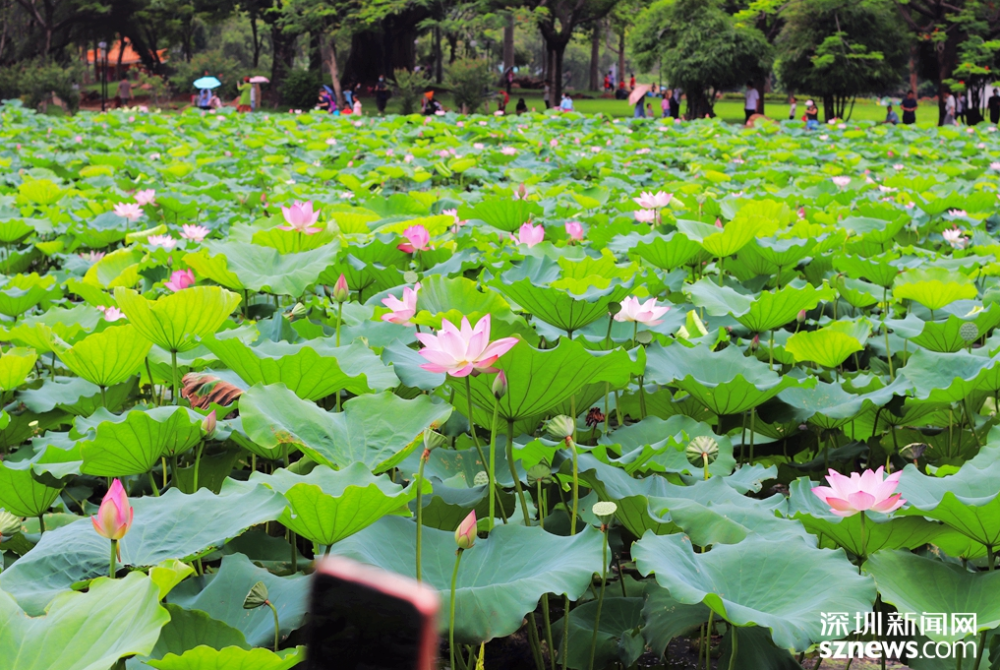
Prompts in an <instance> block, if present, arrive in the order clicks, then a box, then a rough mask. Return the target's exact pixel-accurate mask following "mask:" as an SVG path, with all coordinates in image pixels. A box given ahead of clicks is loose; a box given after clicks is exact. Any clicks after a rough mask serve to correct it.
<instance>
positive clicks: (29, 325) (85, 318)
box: [2, 305, 101, 354]
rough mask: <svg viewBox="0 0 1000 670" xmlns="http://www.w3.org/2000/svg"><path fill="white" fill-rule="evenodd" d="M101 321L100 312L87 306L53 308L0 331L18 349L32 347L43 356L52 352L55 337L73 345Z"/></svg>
mask: <svg viewBox="0 0 1000 670" xmlns="http://www.w3.org/2000/svg"><path fill="white" fill-rule="evenodd" d="M100 320H101V313H100V312H99V311H97V310H96V309H93V308H92V307H90V306H89V305H77V306H76V307H73V308H72V309H59V308H53V309H49V310H48V311H46V312H44V313H43V314H37V315H35V314H33V315H31V316H27V317H24V318H23V319H21V320H19V321H18V323H17V324H16V325H15V326H13V327H11V328H7V329H3V331H2V332H3V333H4V335H3V337H4V339H6V340H9V341H11V342H13V343H14V344H17V345H19V346H24V347H31V348H32V349H34V350H35V351H36V352H38V353H40V354H42V353H47V352H49V351H52V343H53V341H54V339H55V337H58V338H59V339H61V340H62V341H64V342H67V343H69V344H72V343H74V342H76V341H77V340H79V339H80V338H81V337H82V336H84V335H85V334H86V333H88V332H90V331H92V330H94V328H96V327H97V324H98V322H99V321H100Z"/></svg>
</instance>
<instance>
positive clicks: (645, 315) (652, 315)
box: [615, 296, 670, 326]
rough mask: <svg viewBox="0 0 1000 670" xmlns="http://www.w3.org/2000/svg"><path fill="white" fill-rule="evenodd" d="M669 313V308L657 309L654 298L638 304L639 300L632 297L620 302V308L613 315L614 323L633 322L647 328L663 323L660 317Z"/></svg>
mask: <svg viewBox="0 0 1000 670" xmlns="http://www.w3.org/2000/svg"><path fill="white" fill-rule="evenodd" d="M669 311H670V308H669V307H657V306H656V298H650V299H649V300H647V301H646V302H644V303H642V304H640V303H639V299H638V298H636V297H635V296H632V297H628V298H625V299H624V300H622V308H621V311H620V312H618V313H617V314H615V321H621V322H628V321H635V322H636V323H641V324H644V325H647V326H656V325H659V324H661V323H663V321H662V320H661V319H660V317H661V316H663V315H664V314H666V313H667V312H669Z"/></svg>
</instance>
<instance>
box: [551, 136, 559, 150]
mask: <svg viewBox="0 0 1000 670" xmlns="http://www.w3.org/2000/svg"><path fill="white" fill-rule="evenodd" d="M549 146H550V147H552V148H555V147H557V146H559V140H557V139H556V138H554V137H553V138H552V139H551V140H549Z"/></svg>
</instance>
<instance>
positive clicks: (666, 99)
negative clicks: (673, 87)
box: [660, 91, 671, 119]
mask: <svg viewBox="0 0 1000 670" xmlns="http://www.w3.org/2000/svg"><path fill="white" fill-rule="evenodd" d="M670 100H671V98H670V92H669V91H665V92H664V93H663V98H661V99H660V114H661V117H662V118H664V119H665V118H667V117H669V116H670Z"/></svg>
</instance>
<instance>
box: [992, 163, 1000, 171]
mask: <svg viewBox="0 0 1000 670" xmlns="http://www.w3.org/2000/svg"><path fill="white" fill-rule="evenodd" d="M990 169H991V170H1000V161H993V162H992V163H990Z"/></svg>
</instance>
